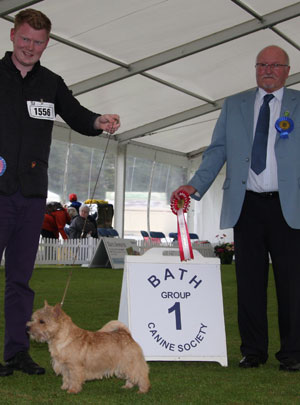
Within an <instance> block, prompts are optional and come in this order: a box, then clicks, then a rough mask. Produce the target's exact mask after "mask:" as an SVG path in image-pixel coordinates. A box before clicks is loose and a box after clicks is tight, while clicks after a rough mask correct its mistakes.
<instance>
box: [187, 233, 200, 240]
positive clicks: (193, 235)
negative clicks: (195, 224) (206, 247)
mask: <svg viewBox="0 0 300 405" xmlns="http://www.w3.org/2000/svg"><path fill="white" fill-rule="evenodd" d="M189 235H190V239H191V240H192V239H199V236H198V235H197V234H196V233H189Z"/></svg>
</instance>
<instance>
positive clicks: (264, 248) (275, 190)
mask: <svg viewBox="0 0 300 405" xmlns="http://www.w3.org/2000/svg"><path fill="white" fill-rule="evenodd" d="M255 69H256V81H257V86H258V88H257V90H256V91H248V92H244V93H240V94H237V95H234V96H232V97H229V98H228V99H227V100H226V101H225V103H224V105H223V108H222V112H221V114H220V117H219V119H218V121H217V124H216V127H215V129H214V133H213V137H212V142H211V144H210V146H209V147H208V148H207V150H206V151H205V153H204V155H203V160H202V163H201V165H200V167H199V169H198V170H197V172H196V173H195V175H194V176H193V178H192V179H191V180H190V182H189V184H188V185H185V186H181V187H179V188H178V189H177V190H175V191H174V192H173V194H172V198H173V197H176V198H178V192H179V190H186V191H187V192H188V193H189V194H190V195H192V196H193V197H194V198H196V199H200V198H202V197H203V195H204V194H205V192H206V191H207V189H208V188H209V186H210V185H211V184H212V182H213V181H214V179H215V178H216V176H217V174H218V172H219V171H220V170H221V168H222V166H223V165H224V163H225V162H226V179H225V182H224V185H223V204H222V213H221V225H220V226H221V228H222V229H226V228H231V227H233V228H234V241H235V264H236V277H237V288H238V323H239V329H240V335H241V341H242V344H241V353H242V355H243V358H242V360H241V361H240V363H239V366H240V367H241V368H252V367H258V366H259V365H260V364H264V363H265V362H266V361H267V358H268V323H267V286H268V270H269V254H270V256H271V258H272V265H273V271H274V277H275V283H276V291H277V299H278V320H279V331H280V343H281V345H280V350H279V351H278V352H277V353H276V358H277V360H279V362H280V366H279V368H280V370H284V371H299V370H300V294H299V286H300V265H299V257H298V250H299V246H300V187H299V184H300V183H299V179H300V160H299V151H300V126H299V116H300V92H299V91H297V90H292V89H287V88H285V87H284V85H285V82H286V79H287V77H288V75H289V71H290V66H289V57H288V55H287V53H286V52H285V51H284V50H283V49H281V48H279V47H278V46H268V47H266V48H264V49H263V50H261V51H260V52H259V54H258V55H257V58H256V64H255ZM287 116H288V117H287ZM288 120H290V121H288Z"/></svg>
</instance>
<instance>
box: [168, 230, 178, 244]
mask: <svg viewBox="0 0 300 405" xmlns="http://www.w3.org/2000/svg"><path fill="white" fill-rule="evenodd" d="M169 238H172V239H173V241H172V242H175V241H177V240H178V233H177V232H170V233H169Z"/></svg>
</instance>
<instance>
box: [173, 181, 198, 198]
mask: <svg viewBox="0 0 300 405" xmlns="http://www.w3.org/2000/svg"><path fill="white" fill-rule="evenodd" d="M180 191H186V192H187V193H188V195H191V194H194V193H195V192H196V191H197V190H196V189H195V187H193V186H189V185H188V184H186V185H184V186H180V187H178V188H177V189H176V190H175V191H173V193H172V194H171V199H170V201H172V200H173V199H174V198H176V200H179V199H180V197H179V194H178V193H179V192H180Z"/></svg>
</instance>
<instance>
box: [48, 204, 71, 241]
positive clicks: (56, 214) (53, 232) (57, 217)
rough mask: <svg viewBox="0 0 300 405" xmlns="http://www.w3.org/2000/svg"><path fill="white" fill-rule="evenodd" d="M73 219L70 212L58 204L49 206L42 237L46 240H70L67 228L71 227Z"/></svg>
mask: <svg viewBox="0 0 300 405" xmlns="http://www.w3.org/2000/svg"><path fill="white" fill-rule="evenodd" d="M70 222H71V217H70V215H69V213H68V211H67V210H66V209H65V208H64V207H63V206H62V205H61V204H60V203H58V202H52V203H49V204H47V206H46V213H45V216H44V222H43V225H42V231H41V235H42V236H43V237H44V238H53V239H59V235H61V237H62V238H63V239H68V236H67V234H66V232H65V226H66V225H67V224H68V225H70Z"/></svg>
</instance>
